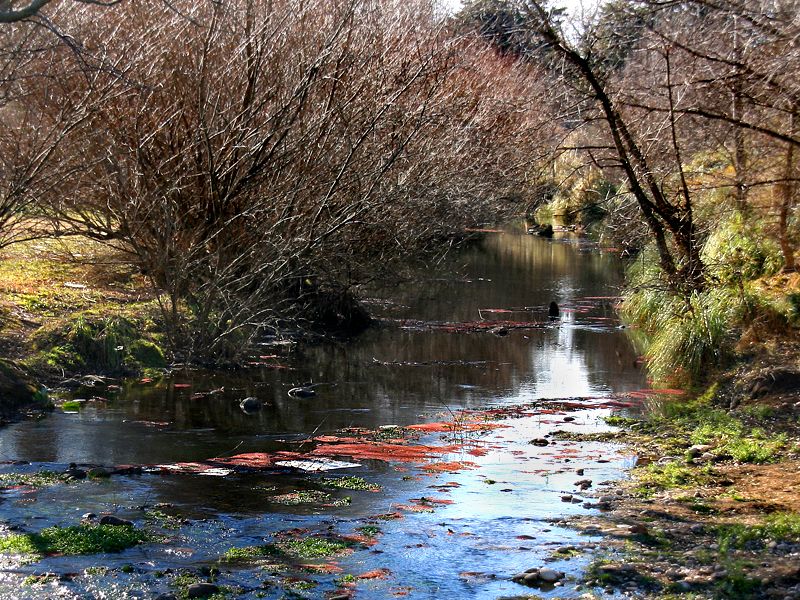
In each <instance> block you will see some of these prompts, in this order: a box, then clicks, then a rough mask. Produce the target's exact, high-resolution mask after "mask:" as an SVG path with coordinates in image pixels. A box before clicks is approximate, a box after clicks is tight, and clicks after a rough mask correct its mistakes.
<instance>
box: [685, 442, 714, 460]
mask: <svg viewBox="0 0 800 600" xmlns="http://www.w3.org/2000/svg"><path fill="white" fill-rule="evenodd" d="M711 448H712V446H709V445H708V444H695V445H694V446H690V447H689V449H688V450H687V451H686V454H687V456H689V457H690V458H695V457H697V456H700V455H701V454H703V453H706V452H708V451H709V450H711Z"/></svg>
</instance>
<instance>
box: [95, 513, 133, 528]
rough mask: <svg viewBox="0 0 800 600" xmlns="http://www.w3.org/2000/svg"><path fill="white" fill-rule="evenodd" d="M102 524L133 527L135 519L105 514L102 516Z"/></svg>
mask: <svg viewBox="0 0 800 600" xmlns="http://www.w3.org/2000/svg"><path fill="white" fill-rule="evenodd" d="M100 525H118V526H122V527H133V521H128V520H127V519H121V518H119V517H115V516H114V515H105V516H103V517H101V518H100Z"/></svg>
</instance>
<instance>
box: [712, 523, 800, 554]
mask: <svg viewBox="0 0 800 600" xmlns="http://www.w3.org/2000/svg"><path fill="white" fill-rule="evenodd" d="M717 536H718V538H719V547H720V552H728V551H730V550H731V549H734V548H742V547H744V545H745V544H747V543H748V542H759V543H765V542H768V541H769V540H775V541H790V542H798V541H800V514H797V513H776V514H772V515H768V516H767V517H766V518H765V519H764V521H763V522H762V523H759V524H757V525H743V524H739V523H736V524H727V525H721V526H720V527H719V528H718V529H717Z"/></svg>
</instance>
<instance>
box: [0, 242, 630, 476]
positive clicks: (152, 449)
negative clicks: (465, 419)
mask: <svg viewBox="0 0 800 600" xmlns="http://www.w3.org/2000/svg"><path fill="white" fill-rule="evenodd" d="M621 275H622V274H621V267H620V264H619V263H618V261H616V260H615V259H614V258H613V257H612V256H607V255H601V254H599V253H597V252H593V251H588V250H587V249H586V248H585V247H584V246H582V245H580V244H576V243H574V242H572V241H569V240H555V241H549V240H543V239H541V238H538V237H536V236H527V235H516V234H502V235H490V236H488V237H487V238H486V239H485V240H484V241H483V242H482V243H481V244H479V245H475V246H472V247H470V248H468V249H467V250H465V251H463V252H461V253H459V254H458V255H457V256H453V257H452V258H451V259H450V260H449V261H448V262H447V263H445V264H442V265H440V266H439V268H438V269H437V270H436V271H429V272H425V273H423V274H420V278H419V279H418V280H416V281H412V282H410V283H407V284H405V285H403V286H400V287H398V288H395V289H391V290H388V291H387V290H384V291H383V292H381V293H380V294H377V295H376V298H375V302H374V305H375V306H377V307H379V308H377V312H378V316H380V317H385V318H395V319H407V318H413V319H418V320H431V321H449V322H469V321H476V320H479V319H481V318H483V319H495V320H505V321H516V322H539V323H541V326H540V327H538V328H531V329H513V328H512V329H510V331H509V334H508V335H506V336H504V337H499V336H497V335H494V334H492V333H488V332H480V333H450V332H446V331H441V330H425V329H420V330H405V329H401V328H396V327H385V328H379V329H375V330H372V331H369V332H368V333H366V334H365V335H363V336H362V337H360V338H359V339H357V340H355V341H354V342H348V343H343V342H342V343H333V344H329V345H322V346H316V347H311V348H306V349H305V350H303V351H302V352H299V353H297V354H295V355H293V356H292V357H291V358H287V359H286V360H281V361H280V362H282V363H284V364H283V366H285V367H289V368H288V369H266V368H265V369H251V370H247V371H244V372H239V373H231V374H225V375H220V374H213V375H212V374H207V373H188V374H185V375H183V376H179V377H177V378H176V379H175V380H174V381H164V382H156V383H144V384H143V383H140V382H136V381H131V382H127V383H126V384H125V385H124V387H123V389H122V391H121V392H120V393H118V394H116V395H114V396H109V397H108V400H109V402H107V403H87V406H86V408H84V409H83V410H82V411H81V413H80V414H78V415H61V414H56V415H53V416H52V417H51V418H48V419H47V420H45V421H42V422H39V423H22V424H18V425H15V426H13V427H9V428H6V429H5V430H3V431H2V432H0V455H1V456H2V458H4V459H6V460H12V459H13V460H30V461H49V462H71V461H75V462H86V463H102V464H120V463H145V464H149V463H159V462H166V461H176V460H200V459H204V458H208V457H212V456H218V455H221V454H224V453H227V452H230V451H231V449H232V448H236V449H237V451H239V452H247V451H265V450H271V449H275V448H279V447H282V442H281V441H280V440H285V439H287V438H288V439H291V438H292V437H293V436H294V437H301V436H302V435H304V434H307V433H310V432H312V431H316V432H321V433H322V432H330V431H334V430H337V429H340V428H342V427H349V426H364V427H376V426H379V425H383V424H387V423H391V424H400V425H403V424H409V423H413V422H418V421H419V420H420V415H423V414H429V413H431V412H436V411H443V410H449V409H453V408H460V407H467V408H478V407H481V406H485V405H487V404H498V403H508V402H518V401H520V400H522V401H527V400H531V399H535V398H541V397H566V396H594V395H606V394H608V393H610V392H619V391H625V390H630V389H638V388H640V387H642V386H643V385H644V376H643V374H642V373H641V372H640V371H639V370H637V369H636V367H635V365H634V361H635V355H634V353H633V351H632V349H631V348H630V346H629V344H628V342H627V340H626V339H625V337H624V335H623V334H622V332H619V331H616V330H615V329H614V326H615V324H616V323H615V321H613V320H612V319H613V310H612V307H611V305H612V303H613V300H611V299H604V298H602V297H613V296H615V295H616V294H618V292H619V289H618V286H619V284H620V281H621ZM551 300H555V301H556V302H557V303H558V304H559V306H560V307H561V308H562V311H561V314H562V316H561V318H560V319H559V320H557V321H550V320H548V318H547V306H548V304H549V302H550V301H551ZM486 309H492V310H494V311H512V312H490V311H487V310H486ZM305 381H314V382H325V383H329V384H330V385H326V386H321V387H319V388H318V393H317V396H315V397H314V398H307V399H302V398H291V397H289V396H288V395H287V391H288V390H289V389H290V388H291V387H294V386H295V385H298V384H300V383H302V382H305ZM175 383H177V384H178V385H177V386H176V385H175ZM219 388H224V391H221V392H220V393H217V394H204V395H200V394H199V393H201V392H208V391H209V390H214V389H219ZM87 395H88V394H87ZM245 396H255V397H257V398H258V399H260V400H262V401H263V402H265V406H264V409H263V410H261V411H259V412H258V413H256V414H253V415H246V414H244V413H243V412H242V411H241V410H240V409H239V406H238V403H239V401H240V400H241V399H242V398H244V397H245Z"/></svg>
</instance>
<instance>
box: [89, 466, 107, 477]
mask: <svg viewBox="0 0 800 600" xmlns="http://www.w3.org/2000/svg"><path fill="white" fill-rule="evenodd" d="M86 474H87V475H88V476H89V477H91V478H93V479H106V478H107V477H111V471H109V470H108V469H106V468H104V467H94V468H92V469H89V470H88V471H87V473H86Z"/></svg>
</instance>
